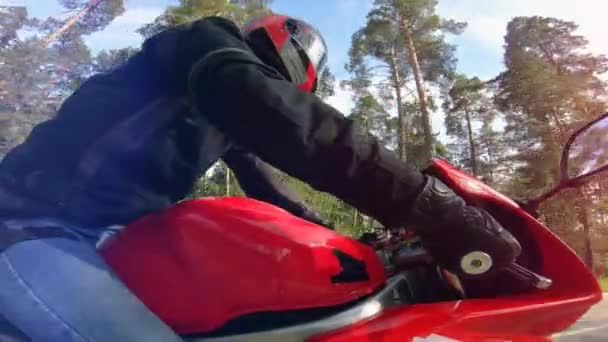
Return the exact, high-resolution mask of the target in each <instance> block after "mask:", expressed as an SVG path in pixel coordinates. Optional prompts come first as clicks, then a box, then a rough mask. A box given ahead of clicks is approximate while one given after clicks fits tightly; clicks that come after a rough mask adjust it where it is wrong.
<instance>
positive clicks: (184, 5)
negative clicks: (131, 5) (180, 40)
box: [138, 0, 272, 37]
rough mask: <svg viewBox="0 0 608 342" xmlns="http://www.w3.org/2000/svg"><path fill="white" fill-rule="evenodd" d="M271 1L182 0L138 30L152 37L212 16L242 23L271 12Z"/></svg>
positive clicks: (145, 35)
mask: <svg viewBox="0 0 608 342" xmlns="http://www.w3.org/2000/svg"><path fill="white" fill-rule="evenodd" d="M271 2H272V1H269V0H265V1H260V0H243V1H240V0H239V1H226V0H180V1H179V3H178V4H177V5H175V6H170V7H169V8H167V10H166V11H165V12H164V13H163V14H162V15H160V16H159V17H157V18H156V19H155V20H154V22H152V23H150V24H147V25H144V26H143V27H141V28H140V29H139V30H138V32H139V33H140V34H142V35H143V36H144V37H150V36H153V35H154V34H156V33H158V32H160V31H162V30H164V29H166V28H168V27H172V26H175V25H179V24H184V23H188V22H191V21H194V20H197V19H200V18H204V17H211V16H217V17H224V18H228V19H231V20H232V21H234V22H235V23H237V24H238V25H242V24H244V23H246V22H247V21H248V20H250V19H252V18H254V17H257V16H261V15H264V14H267V13H270V10H269V6H270V4H271Z"/></svg>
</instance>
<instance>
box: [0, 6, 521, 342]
mask: <svg viewBox="0 0 608 342" xmlns="http://www.w3.org/2000/svg"><path fill="white" fill-rule="evenodd" d="M326 61H327V48H326V45H325V42H324V40H323V38H322V37H321V35H320V33H319V32H318V31H317V30H316V29H315V28H313V27H312V26H310V25H309V24H307V23H305V22H303V21H300V20H297V19H294V18H290V17H286V16H281V15H269V16H264V17H262V18H258V19H256V20H253V21H252V22H250V23H249V24H247V25H245V26H244V27H243V28H242V29H239V28H238V27H237V26H235V24H234V23H232V22H231V21H229V20H227V19H222V18H218V17H212V18H204V19H200V20H197V21H195V22H192V23H190V24H187V25H181V26H178V27H175V28H171V29H167V30H165V31H163V32H161V33H159V34H157V35H155V36H153V37H152V38H149V39H148V40H146V41H145V43H144V44H143V48H142V50H141V51H140V52H138V53H137V54H136V55H134V56H133V57H131V58H130V59H129V60H128V61H127V62H126V63H125V64H124V65H121V66H120V67H118V68H116V69H114V70H112V71H111V72H108V73H105V74H100V75H96V76H93V77H91V78H90V79H89V80H88V81H86V82H84V84H83V85H82V86H81V87H80V88H79V89H78V90H77V91H76V92H75V93H74V94H73V95H72V96H71V97H69V98H68V99H67V100H66V101H65V103H63V105H62V106H61V108H60V110H59V111H58V113H57V115H56V117H54V118H53V119H51V120H49V121H47V122H44V123H42V124H40V125H39V126H37V127H36V128H35V129H34V130H33V132H32V133H31V134H30V136H29V137H28V138H27V140H26V141H25V142H24V143H23V144H22V145H20V146H18V147H16V148H15V149H13V150H12V151H11V152H10V153H9V154H8V155H7V156H6V157H5V159H4V160H3V162H2V163H1V164H0V213H1V215H0V218H2V222H3V225H4V227H3V228H0V232H1V233H2V234H3V235H2V234H0V236H4V237H3V238H2V239H0V241H3V243H1V244H0V316H5V317H6V318H7V320H8V321H9V322H11V324H12V325H13V326H14V327H15V328H17V329H18V330H20V331H22V332H23V333H24V334H25V335H28V336H29V337H30V338H32V339H34V340H45V341H85V340H86V341H178V340H179V338H178V337H177V336H176V335H175V334H174V333H173V332H171V331H170V329H169V328H167V327H166V326H165V325H164V324H163V323H162V322H161V321H160V320H159V319H158V318H157V317H156V316H154V315H153V314H152V313H151V312H149V311H148V310H147V309H146V307H145V306H144V305H143V304H142V303H141V302H140V301H139V300H138V299H137V298H136V297H135V296H133V295H132V294H131V293H130V292H129V291H128V290H127V289H126V288H125V287H124V285H122V283H121V282H120V281H119V280H118V279H117V277H116V276H115V275H114V274H113V273H112V272H111V270H110V269H109V267H108V266H107V265H106V264H105V263H104V262H103V261H102V259H101V258H100V257H99V255H98V254H97V253H96V252H95V248H94V246H95V243H96V242H97V241H98V240H99V238H100V237H101V236H102V235H104V234H106V233H108V232H111V231H113V230H114V229H116V227H117V226H122V225H125V224H127V223H129V222H132V221H134V220H136V219H138V218H140V217H141V216H143V215H146V214H148V213H151V212H154V211H157V210H160V209H163V208H166V207H168V206H170V205H172V204H173V203H175V202H176V201H179V200H180V199H182V198H183V197H184V196H185V195H187V194H188V192H189V191H190V190H191V188H192V187H193V184H194V182H195V181H196V179H197V177H199V176H200V174H201V173H202V172H204V171H205V170H206V169H207V168H208V167H210V165H212V164H213V163H214V162H215V161H216V160H218V159H219V158H223V159H224V160H225V161H226V162H227V163H228V164H229V165H230V166H232V167H234V168H235V171H237V170H239V169H241V170H244V169H249V171H241V172H239V171H237V175H238V176H239V180H245V178H248V177H250V178H251V179H249V180H245V181H244V182H243V185H244V186H243V187H244V188H245V191H246V192H247V193H248V194H250V195H252V196H254V197H258V198H261V199H264V200H268V201H270V202H273V203H276V204H279V205H284V206H288V207H289V206H290V205H293V207H291V208H290V209H289V210H291V211H292V212H294V213H296V214H298V215H301V216H304V217H306V216H307V214H306V213H305V212H306V211H307V209H303V206H302V205H300V204H297V203H299V200H298V199H297V198H295V197H293V196H291V195H285V194H286V193H287V192H288V191H287V190H283V189H284V188H283V187H282V186H280V185H279V184H278V183H276V182H274V181H272V179H273V177H271V176H269V174H267V172H268V170H269V169H268V168H267V166H265V163H268V164H270V165H272V166H274V167H276V168H278V169H280V170H282V171H284V172H286V173H287V174H290V175H291V176H294V177H296V178H299V179H301V180H303V181H305V182H308V183H309V184H311V185H312V186H313V187H315V188H316V189H318V190H321V191H326V192H328V193H331V194H333V195H335V196H337V197H339V198H341V199H342V200H344V201H346V202H347V203H350V204H351V205H353V206H355V207H357V208H358V209H360V210H361V211H362V212H364V213H366V214H368V215H371V216H373V217H374V218H376V219H378V220H379V221H380V222H381V223H383V224H384V225H387V226H403V225H408V226H409V227H412V228H413V229H415V230H416V231H417V232H418V233H419V234H420V235H421V236H422V237H423V238H424V240H425V241H426V243H427V248H429V250H430V251H431V252H432V253H433V255H434V257H435V258H436V260H437V261H438V262H439V263H440V264H441V265H443V266H444V267H446V268H448V269H450V270H453V271H454V272H457V273H459V274H462V270H461V269H460V264H459V262H460V259H461V258H462V256H463V255H465V254H466V253H469V252H471V251H483V252H485V253H487V254H489V255H490V256H491V257H492V258H493V267H492V270H493V271H500V270H501V269H503V268H504V267H505V266H506V265H508V264H510V263H511V262H512V261H513V260H514V258H515V257H516V256H517V255H518V254H519V245H518V244H517V242H516V241H515V240H514V239H513V238H512V236H511V235H510V234H509V233H507V232H506V231H505V230H503V229H502V228H501V226H500V225H499V224H498V223H497V222H496V221H495V220H494V219H493V218H492V217H491V216H490V215H489V214H488V213H486V212H485V211H484V210H482V209H478V208H475V207H472V206H468V205H467V204H466V203H465V202H464V201H463V200H462V199H461V198H460V197H459V196H457V195H456V194H455V193H454V192H453V191H451V190H450V189H449V188H448V187H447V186H445V185H444V184H443V183H441V182H440V181H439V180H437V179H435V178H433V177H430V176H426V175H423V174H422V173H420V172H419V171H416V170H414V169H413V168H411V167H409V166H407V165H406V164H404V163H402V162H400V161H399V160H398V159H397V158H396V156H395V155H394V154H393V153H392V152H390V151H389V150H387V149H385V148H384V147H383V146H382V145H381V144H380V143H379V142H378V141H377V140H376V139H375V138H373V137H371V136H367V135H365V134H363V133H361V132H360V131H359V130H358V128H357V127H356V126H355V125H354V124H353V122H352V121H351V120H348V119H346V118H345V117H344V116H343V115H342V114H341V113H339V112H338V111H337V110H335V109H334V108H332V107H331V106H329V105H327V104H325V103H323V102H322V101H321V100H319V99H318V98H317V97H316V96H315V95H314V94H311V92H313V91H314V90H315V88H316V86H317V84H318V82H319V78H318V75H319V74H320V73H321V71H322V69H323V67H324V66H325V64H326ZM287 198H290V199H287ZM313 216H314V215H313ZM133 253H137V251H133ZM210 262H212V261H211V260H210ZM151 267H153V266H151Z"/></svg>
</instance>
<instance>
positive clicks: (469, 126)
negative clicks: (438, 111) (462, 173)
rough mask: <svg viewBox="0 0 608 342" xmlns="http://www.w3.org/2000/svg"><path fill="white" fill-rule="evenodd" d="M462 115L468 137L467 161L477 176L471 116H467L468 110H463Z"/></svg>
mask: <svg viewBox="0 0 608 342" xmlns="http://www.w3.org/2000/svg"><path fill="white" fill-rule="evenodd" d="M464 115H465V118H466V120H467V133H468V135H469V159H470V160H471V169H472V171H473V175H475V176H478V175H479V173H478V170H477V153H476V151H475V141H473V125H472V124H471V115H470V114H469V110H468V109H467V108H465V110H464Z"/></svg>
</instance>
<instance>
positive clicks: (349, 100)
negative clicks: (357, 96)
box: [326, 80, 354, 115]
mask: <svg viewBox="0 0 608 342" xmlns="http://www.w3.org/2000/svg"><path fill="white" fill-rule="evenodd" d="M340 81H341V80H336V86H335V88H334V92H335V94H334V95H333V96H331V97H329V98H328V99H327V101H326V102H327V103H328V104H330V105H331V106H332V107H334V108H336V109H337V110H339V111H340V112H341V113H342V114H344V115H350V112H351V110H352V109H353V107H354V104H353V94H352V92H351V91H349V90H346V89H342V87H340V86H339V84H340Z"/></svg>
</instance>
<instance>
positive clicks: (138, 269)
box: [101, 197, 386, 334]
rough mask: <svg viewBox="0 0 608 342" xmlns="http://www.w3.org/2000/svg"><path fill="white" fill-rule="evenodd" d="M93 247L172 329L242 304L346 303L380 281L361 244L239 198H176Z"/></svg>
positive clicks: (235, 310)
mask: <svg viewBox="0 0 608 342" xmlns="http://www.w3.org/2000/svg"><path fill="white" fill-rule="evenodd" d="M101 253H102V255H103V256H104V258H105V259H106V261H107V262H108V263H109V264H110V266H111V267H112V269H113V270H114V271H115V272H116V273H117V274H118V275H119V277H120V278H121V279H122V281H123V282H124V283H125V284H126V285H127V287H129V288H130V289H131V290H132V291H133V293H135V294H136V295H137V296H138V297H139V298H140V299H141V300H142V301H143V302H144V303H145V304H146V305H147V306H148V307H149V308H150V309H151V310H152V311H153V312H154V313H155V314H156V315H158V316H159V317H160V318H161V319H162V320H163V321H164V322H165V323H167V324H168V325H169V326H170V327H172V328H173V329H174V330H175V331H176V332H178V333H180V334H189V333H203V332H208V331H212V330H214V329H217V328H219V327H221V326H222V325H223V324H225V323H226V322H227V321H229V320H231V319H234V318H235V317H238V316H241V315H245V314H249V313H255V312H268V311H287V310H296V309H306V308H317V307H330V306H335V305H340V304H345V303H349V302H352V301H355V300H357V299H359V298H362V297H365V296H367V295H369V294H371V293H373V292H374V291H375V290H376V289H377V288H378V287H380V286H382V285H383V284H384V282H385V280H386V274H385V272H384V268H383V265H382V264H381V262H380V260H379V258H378V257H377V255H376V254H375V252H374V251H373V250H372V249H371V248H369V247H368V246H366V245H363V244H361V243H359V242H358V241H356V240H354V239H351V238H348V237H345V236H342V235H340V234H338V233H336V232H334V231H331V230H329V229H327V228H324V227H321V226H318V225H316V224H313V223H310V222H307V221H304V220H302V219H300V218H297V217H295V216H293V215H291V214H290V213H288V212H286V211H284V210H282V209H279V208H277V207H274V206H272V205H269V204H266V203H263V202H258V201H255V200H252V199H248V198H243V197H234V198H221V199H220V198H214V199H199V200H192V201H184V202H181V203H179V204H177V205H176V206H174V207H172V208H170V209H167V210H165V211H163V212H159V213H155V214H152V215H149V216H147V217H144V218H142V219H141V220H139V221H137V222H135V223H133V224H131V225H129V226H128V227H127V228H126V229H124V230H123V231H122V232H121V233H120V234H118V235H117V236H116V237H115V239H114V240H113V241H111V242H110V243H108V244H107V245H106V246H105V247H104V249H103V250H102V251H101Z"/></svg>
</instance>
